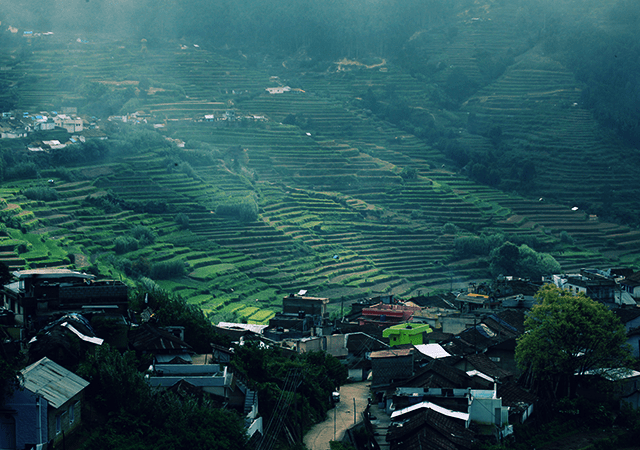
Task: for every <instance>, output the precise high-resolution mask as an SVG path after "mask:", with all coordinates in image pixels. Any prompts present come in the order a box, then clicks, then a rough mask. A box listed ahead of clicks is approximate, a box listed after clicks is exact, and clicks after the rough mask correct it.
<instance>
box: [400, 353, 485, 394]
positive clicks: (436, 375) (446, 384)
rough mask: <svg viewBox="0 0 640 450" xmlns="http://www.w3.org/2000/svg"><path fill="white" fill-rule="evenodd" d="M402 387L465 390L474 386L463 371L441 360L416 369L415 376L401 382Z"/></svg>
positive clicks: (435, 360)
mask: <svg viewBox="0 0 640 450" xmlns="http://www.w3.org/2000/svg"><path fill="white" fill-rule="evenodd" d="M402 386H404V387H420V388H453V389H466V388H468V387H475V386H476V384H475V382H474V381H473V379H472V378H471V377H470V376H469V375H467V374H466V373H465V372H464V371H463V370H460V369H457V368H455V367H453V366H451V365H449V364H447V363H446V362H444V360H443V359H434V360H432V361H431V362H429V363H428V364H427V365H426V366H424V367H422V368H419V369H417V370H416V372H415V375H413V376H412V377H411V378H409V379H407V380H404V381H403V382H402Z"/></svg>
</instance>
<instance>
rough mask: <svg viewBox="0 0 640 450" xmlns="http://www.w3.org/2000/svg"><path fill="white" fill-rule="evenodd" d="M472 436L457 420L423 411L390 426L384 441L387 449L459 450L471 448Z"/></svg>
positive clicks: (429, 410) (431, 411)
mask: <svg viewBox="0 0 640 450" xmlns="http://www.w3.org/2000/svg"><path fill="white" fill-rule="evenodd" d="M473 439H474V434H473V432H472V431H471V430H469V429H467V428H465V426H464V425H463V424H462V423H460V421H459V420H456V419H453V418H450V417H448V416H446V415H443V414H440V413H439V412H436V411H434V410H432V409H428V408H424V409H421V410H419V411H416V412H414V413H413V414H411V415H410V416H409V417H407V418H406V419H404V420H402V421H400V422H395V423H392V426H390V427H389V431H388V434H387V440H388V441H389V442H390V444H391V447H390V448H391V449H392V450H393V449H402V450H414V449H415V450H418V449H427V448H428V449H431V450H459V449H468V448H473V445H474V440H473Z"/></svg>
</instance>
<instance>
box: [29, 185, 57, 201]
mask: <svg viewBox="0 0 640 450" xmlns="http://www.w3.org/2000/svg"><path fill="white" fill-rule="evenodd" d="M22 193H23V194H24V196H25V197H27V198H28V199H29V200H40V201H43V202H48V201H52V200H58V191H56V190H55V189H53V188H50V187H47V186H39V187H31V188H27V189H25V190H24V191H22Z"/></svg>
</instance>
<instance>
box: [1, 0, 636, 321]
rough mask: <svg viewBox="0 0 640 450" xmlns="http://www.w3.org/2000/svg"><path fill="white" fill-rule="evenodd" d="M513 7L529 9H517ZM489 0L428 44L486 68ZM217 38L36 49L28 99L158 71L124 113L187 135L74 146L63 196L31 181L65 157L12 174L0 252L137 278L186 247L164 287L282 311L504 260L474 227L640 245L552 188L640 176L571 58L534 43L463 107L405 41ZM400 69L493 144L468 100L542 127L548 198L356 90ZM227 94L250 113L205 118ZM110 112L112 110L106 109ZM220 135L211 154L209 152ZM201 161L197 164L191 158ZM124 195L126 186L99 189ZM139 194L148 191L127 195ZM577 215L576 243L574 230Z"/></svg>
mask: <svg viewBox="0 0 640 450" xmlns="http://www.w3.org/2000/svg"><path fill="white" fill-rule="evenodd" d="M486 14H488V15H489V16H490V14H491V11H487V12H486ZM508 14H511V15H512V16H513V20H516V12H515V11H514V10H510V12H508ZM489 16H487V17H484V19H483V20H482V21H480V20H479V21H474V20H472V19H474V18H475V16H474V15H473V14H471V13H469V17H467V16H465V17H461V18H460V27H459V33H460V34H461V35H464V36H466V37H467V38H468V40H462V39H459V40H457V39H453V38H452V41H451V43H450V45H449V44H448V45H445V46H444V47H446V48H445V49H444V50H442V49H441V50H440V53H438V54H435V53H434V54H433V55H431V56H429V57H433V58H440V59H445V58H446V59H447V61H448V62H449V63H450V65H452V66H459V67H461V68H463V69H464V70H465V71H466V72H467V73H468V76H469V77H470V78H471V79H478V80H480V79H481V77H482V76H483V74H482V71H481V69H482V67H481V66H479V65H478V61H477V55H478V52H477V48H476V47H478V46H480V47H482V48H487V49H489V50H491V51H498V49H499V48H503V47H502V44H501V43H500V42H501V41H507V40H509V39H510V36H511V35H508V34H504V33H503V34H501V35H499V37H496V34H495V30H494V29H493V28H495V27H494V25H492V23H491V21H489V20H485V19H488V18H489ZM492 27H493V28H492ZM428 34H429V33H427V35H428ZM436 34H437V33H436ZM431 35H434V36H435V34H434V33H431ZM438 36H440V37H439V38H438V39H440V40H444V37H443V35H442V34H438ZM494 39H497V40H498V41H497V43H496V41H495V40H494ZM463 42H464V44H463ZM203 47H204V46H203ZM203 47H198V48H195V47H191V46H187V45H183V44H177V43H167V44H166V46H164V47H154V48H149V49H147V48H146V47H144V48H143V47H142V45H141V43H140V42H119V43H99V42H96V43H92V44H88V45H83V44H77V43H74V42H65V41H64V40H60V41H58V42H55V41H52V43H50V44H49V45H39V46H34V48H33V55H32V57H30V58H29V59H27V60H25V61H24V62H21V63H20V64H19V65H18V66H19V67H18V69H19V70H20V71H21V73H27V74H28V75H29V76H30V77H33V78H32V80H33V82H31V83H23V84H21V89H22V90H21V95H22V97H21V102H22V106H23V108H25V109H27V108H28V109H33V110H42V109H47V108H54V107H57V106H56V105H58V104H59V103H60V102H61V100H62V99H64V102H65V103H66V104H69V103H73V101H74V99H77V101H78V102H80V98H81V96H82V95H88V94H87V93H86V92H84V91H78V90H77V89H76V88H75V87H74V86H75V85H77V84H82V83H85V86H93V87H94V88H95V89H107V90H111V91H112V92H113V93H114V95H115V94H117V93H118V92H121V91H123V90H126V89H130V90H134V91H135V90H136V89H138V86H139V84H140V83H141V82H145V83H147V82H148V83H149V85H150V86H151V87H150V89H149V91H148V92H146V93H142V94H141V93H137V94H135V102H132V103H129V104H128V105H130V106H131V107H132V108H133V109H132V110H123V111H119V114H124V113H133V112H136V111H137V112H139V113H140V114H139V117H144V119H145V120H146V121H147V124H146V125H145V124H138V125H131V126H138V127H141V128H145V129H148V130H155V131H156V132H158V133H161V134H162V135H164V136H166V137H168V138H172V139H175V140H179V141H181V142H185V143H186V145H185V147H184V148H178V147H176V146H175V145H172V144H170V143H168V142H167V144H166V146H165V147H163V148H154V149H151V150H144V151H143V150H140V149H134V150H132V151H131V152H130V154H127V155H125V156H123V157H118V158H117V159H113V160H105V161H101V162H100V164H99V165H86V166H81V165H78V166H73V165H72V166H71V167H70V170H71V171H72V173H73V174H74V176H75V177H76V179H77V180H78V181H73V182H65V181H64V180H59V179H56V183H55V185H54V186H53V188H54V189H55V190H56V192H57V194H58V197H59V198H58V200H55V201H47V202H45V201H34V200H29V199H27V198H26V197H25V196H24V194H23V193H22V192H21V189H24V188H26V187H29V186H42V185H43V181H42V180H43V179H48V178H50V177H49V176H48V175H47V174H46V173H43V174H42V177H41V178H39V179H31V180H22V181H20V182H15V183H3V185H2V189H1V190H0V198H2V199H3V200H2V203H0V217H1V218H2V221H3V222H4V223H5V224H6V225H7V228H6V231H5V232H4V234H3V235H2V236H0V261H2V262H5V263H6V264H8V265H9V266H10V267H11V268H21V267H27V266H28V267H38V266H46V265H49V266H64V265H70V264H75V266H76V267H80V268H84V269H89V268H90V267H91V270H98V271H100V272H101V273H103V274H105V275H110V276H114V277H124V278H125V279H126V278H127V275H125V274H126V273H127V270H129V269H128V268H131V267H137V268H144V267H146V272H145V273H147V274H150V273H151V272H150V269H149V268H153V266H154V265H156V266H158V265H159V264H161V263H168V262H178V264H182V265H183V266H184V268H185V273H184V274H183V275H180V276H174V277H172V278H169V279H156V280H155V281H156V282H157V283H158V284H159V285H160V286H161V287H163V288H166V289H169V290H172V291H174V292H177V293H180V294H181V295H183V296H184V297H185V298H187V299H188V300H189V301H190V302H192V303H194V304H197V305H199V306H200V307H201V308H202V309H203V310H204V311H205V312H207V313H208V314H211V315H212V316H217V318H223V317H225V318H229V317H231V318H234V319H245V320H248V321H252V322H265V321H267V320H268V319H269V318H270V317H271V316H272V315H273V312H274V311H276V310H278V309H279V308H280V305H281V297H282V296H283V295H286V294H287V293H290V292H296V291H298V290H299V289H308V290H309V293H310V294H311V295H318V296H328V297H330V298H331V299H332V301H333V302H334V303H335V304H337V303H339V302H340V301H341V300H343V299H344V300H354V299H357V298H359V297H361V296H370V295H375V294H379V293H393V294H396V295H399V296H407V297H408V296H411V295H415V294H417V293H418V292H419V291H422V292H424V291H426V290H435V289H450V288H452V287H453V288H458V287H464V286H466V285H467V283H468V282H470V281H477V280H481V279H485V278H486V277H488V275H489V272H488V262H487V260H486V258H481V257H477V256H473V255H463V256H462V257H461V256H460V255H456V254H455V253H454V241H455V239H456V238H457V237H459V236H470V235H478V234H481V233H485V234H491V233H503V234H505V235H507V236H511V237H514V238H520V239H522V240H523V241H524V240H527V239H529V240H533V241H535V242H538V243H540V245H541V247H543V249H544V250H545V251H548V252H550V253H551V254H552V255H553V256H554V257H555V258H556V259H557V260H558V261H559V262H560V263H561V264H562V267H563V269H564V270H566V271H569V270H574V269H578V268H580V267H584V266H609V265H614V264H615V265H618V264H625V265H631V266H637V265H638V264H639V263H640V261H639V260H638V257H639V255H640V232H638V231H637V230H633V229H630V228H628V227H624V226H620V225H615V224H611V223H605V222H603V221H601V220H600V219H599V218H598V217H594V216H592V215H589V214H586V213H585V212H583V211H582V210H581V209H578V210H577V211H575V210H572V209H571V208H572V206H573V204H571V203H568V202H567V203H563V202H558V203H557V204H554V203H553V201H552V197H556V198H558V194H557V193H558V191H561V192H562V193H563V195H565V196H567V197H570V196H575V198H580V199H583V200H584V199H586V200H594V201H595V200H597V199H598V195H599V194H598V192H599V190H598V188H597V187H596V188H594V187H593V186H594V185H597V184H598V183H608V185H609V186H610V187H611V188H612V189H615V190H621V191H624V190H625V189H627V187H628V186H629V185H630V184H631V183H632V182H633V179H632V173H631V172H629V173H621V174H616V175H619V176H616V177H611V176H610V175H611V174H610V173H607V172H606V171H601V173H599V174H595V173H594V171H593V170H592V169H593V167H592V166H593V165H594V163H595V161H596V160H595V158H596V156H595V155H597V154H598V152H603V151H605V152H608V153H610V154H612V153H613V152H614V150H615V148H614V147H615V144H612V143H611V142H612V141H604V140H602V136H603V134H602V133H601V132H600V131H598V129H597V126H596V125H595V122H594V121H593V119H592V118H591V117H590V115H589V114H588V112H587V111H585V110H584V109H582V108H581V107H580V104H579V95H580V90H579V89H580V87H579V85H578V84H577V83H576V82H575V80H574V79H573V78H572V76H571V75H570V73H569V72H568V71H567V70H566V69H565V68H563V67H561V66H559V65H558V64H556V63H554V62H553V61H550V60H548V59H547V58H545V57H544V56H543V55H541V54H540V52H539V51H537V50H535V49H534V50H531V51H529V52H526V53H523V54H522V55H520V56H518V58H517V61H515V63H514V64H513V65H511V66H510V67H509V68H508V70H507V71H505V73H504V74H503V75H502V76H501V77H500V78H499V79H498V80H497V81H496V82H495V83H492V84H491V85H488V86H486V87H485V88H483V89H481V90H480V91H479V92H478V93H477V94H476V95H474V96H473V97H471V98H470V99H469V100H468V101H467V102H466V103H465V104H464V105H463V107H462V110H461V111H454V112H451V111H444V110H439V109H437V108H435V107H434V104H433V101H432V99H431V98H430V97H429V95H427V94H426V92H425V82H424V80H420V79H419V78H416V77H412V76H409V75H407V74H406V73H405V72H403V71H402V70H401V69H400V68H398V67H396V66H394V65H393V64H391V63H389V62H387V61H382V60H380V61H378V62H376V64H370V65H369V66H368V67H367V66H366V65H356V64H346V63H345V62H344V61H343V62H342V63H336V64H333V65H329V68H328V69H327V71H326V72H321V73H318V72H306V73H302V74H300V73H297V74H295V75H296V79H295V80H288V79H287V77H286V76H287V71H286V68H283V67H277V68H275V67H269V66H265V67H247V65H246V63H245V61H244V60H243V59H242V58H232V57H229V55H228V54H227V53H225V52H216V51H213V50H207V49H205V48H203ZM474 48H475V49H474ZM453 54H455V55H457V58H458V59H455V60H454V59H451V55H453ZM474 55H476V56H474ZM140 61H142V62H143V64H140ZM290 75H292V76H293V74H290ZM440 76H442V77H444V76H445V74H444V73H442V74H440V75H436V78H437V77H440ZM443 79H444V78H443ZM294 81H295V82H294ZM76 82H77V83H76ZM74 83H75V84H74ZM87 83H88V84H87ZM289 84H291V85H292V86H295V88H294V89H292V90H290V91H287V92H283V93H282V94H270V93H269V92H267V91H266V88H268V87H276V86H286V85H289ZM387 86H394V88H395V90H396V92H397V93H398V97H399V98H403V99H409V100H408V102H409V103H410V105H411V107H412V108H422V109H424V110H425V111H428V113H429V114H431V115H432V116H433V117H434V119H435V121H436V122H437V123H440V124H449V125H447V126H450V127H451V129H450V130H451V133H452V135H454V136H456V138H457V139H459V140H460V141H461V142H464V143H465V144H466V145H467V146H468V147H469V148H471V149H473V150H474V151H483V150H484V149H488V148H490V147H491V146H492V145H493V144H492V143H491V142H490V140H489V139H487V138H486V137H484V136H482V135H480V134H470V133H468V132H467V131H466V130H465V129H463V128H460V129H459V128H457V126H458V125H459V124H460V123H464V119H465V118H466V115H467V113H473V114H474V115H475V118H476V120H477V126H478V127H479V128H480V129H487V128H489V127H491V126H494V125H496V124H498V125H499V126H500V127H501V128H502V130H503V139H505V140H506V141H508V142H510V143H512V144H513V145H514V146H529V147H530V153H531V158H532V160H535V164H536V170H537V172H538V173H539V174H540V182H539V183H540V186H539V188H540V192H541V195H540V198H536V199H533V200H532V199H525V198H522V197H519V196H517V195H516V194H512V193H504V192H501V191H498V190H496V189H493V188H490V187H487V186H483V185H479V184H476V183H474V182H472V181H470V180H469V179H468V178H467V177H466V176H464V175H463V174H461V173H459V172H458V171H457V170H454V169H453V166H452V164H451V163H450V162H449V161H447V160H446V158H445V157H444V156H443V155H442V154H441V153H440V152H439V151H438V150H436V148H435V146H433V145H430V143H428V142H425V141H422V140H420V139H418V138H417V137H415V136H413V135H411V134H409V133H407V132H406V131H404V130H401V129H400V128H398V127H396V126H394V125H393V124H390V123H388V122H384V121H381V120H379V119H378V118H376V117H375V116H374V115H372V114H370V112H367V111H363V110H361V109H359V107H357V106H354V105H356V104H357V102H354V99H357V98H358V96H359V95H362V94H363V92H364V91H366V89H368V88H372V89H386V87H387ZM576 104H577V105H576ZM125 106H126V105H125ZM134 106H135V108H134ZM227 111H232V112H233V114H231V116H235V117H236V119H235V120H232V119H229V120H226V121H225V122H220V121H219V122H207V121H202V120H201V119H202V118H203V117H204V115H210V114H216V115H219V116H220V115H223V114H224V113H225V112H227ZM255 117H260V118H261V119H259V120H258V119H255ZM262 117H263V118H264V119H262ZM283 122H284V124H283ZM97 124H98V126H99V127H101V128H102V129H108V127H107V126H106V124H105V119H102V120H98V121H97ZM152 124H156V125H162V127H158V128H153V127H152ZM112 137H116V136H112ZM203 148H204V149H206V150H202V149H203ZM203 152H205V153H206V152H208V153H207V154H208V156H209V157H208V158H204V159H203V158H201V159H197V157H198V155H201V154H202V153H203ZM185 161H191V163H190V164H191V169H192V170H186V169H184V167H185V166H184V164H182V163H183V162H185ZM194 161H200V162H198V163H196V162H194ZM403 169H415V176H412V177H406V176H405V177H404V178H403ZM585 174H589V175H588V176H586V175H585ZM105 198H111V199H117V201H118V202H120V203H119V204H118V205H115V206H114V205H106V204H104V202H103V203H100V202H101V200H100V199H105ZM126 202H130V203H128V204H129V205H131V204H133V203H134V202H138V203H136V204H138V205H147V208H146V209H145V208H141V207H139V208H137V209H136V208H134V207H130V206H129V207H123V206H122V205H126V204H127V203H126ZM243 203H244V204H246V205H249V206H255V208H256V210H257V213H256V215H255V217H252V218H251V220H241V218H240V217H238V216H234V215H233V214H229V213H224V208H223V207H224V206H228V205H232V204H243ZM149 205H152V207H149ZM154 208H155V209H154ZM179 216H182V219H179ZM185 218H186V219H185ZM187 222H188V223H187ZM137 226H142V227H145V228H146V229H149V230H151V231H152V232H153V234H154V235H155V240H154V242H151V243H146V244H140V245H138V247H137V248H131V249H128V250H127V251H120V252H119V253H116V248H115V243H116V240H117V239H119V238H123V239H124V238H126V237H128V236H131V233H133V230H134V229H135V227H137ZM445 230H446V231H445ZM562 232H566V233H568V234H569V235H570V236H571V238H572V239H573V241H574V243H573V244H572V245H567V244H563V243H561V233H562Z"/></svg>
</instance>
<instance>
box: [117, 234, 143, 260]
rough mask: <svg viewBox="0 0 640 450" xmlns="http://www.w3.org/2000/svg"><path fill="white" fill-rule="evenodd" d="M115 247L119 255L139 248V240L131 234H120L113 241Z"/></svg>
mask: <svg viewBox="0 0 640 450" xmlns="http://www.w3.org/2000/svg"><path fill="white" fill-rule="evenodd" d="M113 244H114V246H113V249H114V250H115V252H116V253H117V254H118V255H121V254H123V253H128V252H132V251H134V250H137V249H138V240H137V239H135V238H132V237H131V236H119V237H117V238H116V240H115V241H114V242H113Z"/></svg>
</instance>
